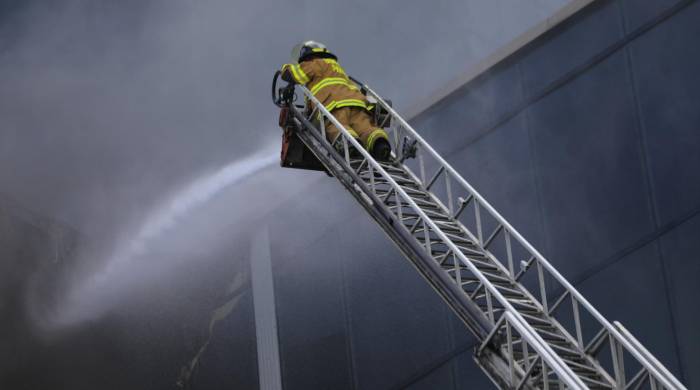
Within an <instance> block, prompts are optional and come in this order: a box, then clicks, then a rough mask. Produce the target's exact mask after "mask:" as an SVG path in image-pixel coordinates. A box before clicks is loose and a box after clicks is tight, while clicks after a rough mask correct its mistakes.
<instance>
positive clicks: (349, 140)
mask: <svg viewBox="0 0 700 390" xmlns="http://www.w3.org/2000/svg"><path fill="white" fill-rule="evenodd" d="M299 88H300V89H301V91H302V92H303V94H304V95H305V97H306V99H307V100H308V101H309V102H311V103H312V105H313V110H312V114H314V113H316V114H318V115H319V117H323V118H324V120H323V121H320V123H321V124H325V122H330V123H332V124H333V125H334V126H335V127H336V128H337V129H338V130H339V134H340V137H341V138H339V140H340V141H341V142H342V147H343V149H342V151H343V152H344V153H343V154H344V156H343V158H344V159H345V161H346V163H347V164H348V165H349V163H350V158H349V153H348V148H349V147H350V146H352V147H354V148H355V149H356V150H357V152H358V153H360V154H361V155H362V157H363V158H364V159H365V161H366V162H367V164H368V168H369V167H371V168H369V171H370V175H372V174H374V173H375V172H376V173H377V174H379V175H381V177H382V178H383V179H384V180H385V181H386V182H387V183H388V184H389V185H390V186H391V187H392V189H393V190H394V192H395V194H396V196H400V198H399V202H397V204H402V203H403V202H406V204H407V205H408V206H409V208H410V209H411V211H412V212H414V213H416V214H417V215H418V216H419V218H420V220H421V221H422V224H423V225H424V228H425V227H426V225H427V226H429V227H430V229H431V230H432V232H433V233H434V234H435V235H437V236H438V237H439V238H440V240H441V241H442V243H443V244H444V245H446V246H447V247H448V248H449V249H450V250H451V251H452V253H453V256H456V257H457V258H458V259H459V260H460V262H461V263H462V264H463V265H464V266H466V267H467V268H468V269H469V271H470V272H471V273H472V274H473V275H474V276H475V277H476V278H477V279H479V282H480V283H481V284H482V285H483V286H484V289H485V290H488V293H487V297H488V294H490V295H491V296H492V297H493V298H495V299H497V300H498V302H499V303H500V304H501V305H502V306H503V307H504V308H505V310H504V313H505V312H510V313H511V315H512V317H513V318H512V320H511V322H517V323H518V324H519V325H520V326H521V327H528V325H527V322H526V321H525V319H523V318H522V316H521V314H520V313H519V312H518V311H517V310H515V308H514V307H513V306H512V305H511V303H510V302H509V301H508V300H507V299H506V298H505V297H504V296H503V295H502V294H501V293H500V291H499V290H498V289H497V288H496V287H494V285H493V284H492V283H491V281H490V280H489V279H488V278H487V277H486V276H485V275H483V273H482V272H481V271H479V270H478V269H477V268H476V266H475V265H474V264H473V263H472V262H471V261H470V260H469V259H468V258H467V256H465V255H464V254H463V253H462V252H461V251H460V250H459V248H458V247H457V246H456V245H455V244H454V243H453V242H452V240H450V239H449V238H448V237H447V236H446V235H445V233H444V232H443V231H442V229H441V228H440V227H439V226H437V224H435V222H434V221H433V220H432V219H431V218H430V217H428V216H427V215H426V214H425V212H424V211H423V210H422V209H421V208H420V207H419V206H418V205H417V204H416V203H415V201H414V200H413V199H412V198H411V197H410V196H409V195H408V194H407V193H406V192H405V191H404V189H403V188H402V187H401V186H400V185H399V184H398V183H397V182H396V181H395V180H394V179H393V177H392V176H391V175H390V174H389V173H388V172H386V170H384V168H383V167H382V166H381V165H380V164H379V163H377V162H376V161H375V160H374V158H372V156H371V155H370V154H369V153H368V152H367V151H366V150H365V149H364V147H362V145H360V143H359V142H358V141H357V140H355V138H354V137H352V136H351V135H350V133H349V132H348V131H347V129H345V127H344V126H343V125H342V124H341V123H340V122H339V121H338V120H337V119H336V118H335V117H334V116H333V115H332V114H331V113H330V112H329V111H328V110H327V109H326V108H325V107H324V106H323V105H322V104H321V103H320V102H319V101H318V99H316V97H315V96H314V95H313V94H312V93H311V91H309V90H308V89H307V88H306V87H304V86H299ZM378 100H379V99H378ZM381 102H382V104H386V103H385V102H384V101H383V100H382V101H381ZM391 112H392V115H394V116H397V114H396V113H395V112H394V111H393V109H392V111H391ZM401 120H402V121H403V119H401ZM321 133H322V134H325V128H324V129H321ZM336 142H337V140H336ZM450 169H451V167H450ZM370 190H371V191H372V192H373V193H375V191H376V186H372V185H371V186H370ZM402 208H403V206H399V207H397V213H398V217H399V220H401V219H403V217H402V215H401V214H402ZM404 228H406V227H405V226H404ZM425 230H426V238H427V237H428V231H427V229H425ZM425 244H426V246H427V251H428V252H430V246H431V243H430V240H429V239H426V243H425ZM489 306H491V305H489ZM489 319H490V320H491V322H492V324H493V323H495V315H494V310H493V308H492V307H489ZM531 336H532V340H534V341H533V342H537V343H538V344H539V346H540V349H541V350H545V351H548V353H550V354H551V359H555V360H556V361H557V364H556V365H554V367H555V368H557V369H559V370H562V371H561V372H559V373H558V375H559V376H560V377H568V376H570V377H573V378H576V379H575V380H574V382H575V383H576V387H573V388H576V389H587V388H588V387H587V386H586V385H585V384H583V382H581V379H580V378H578V376H576V375H575V374H574V373H573V371H571V369H570V368H569V367H568V366H567V365H566V364H565V363H564V362H563V361H562V360H561V358H560V357H559V356H558V355H557V354H555V353H554V352H553V351H552V349H551V347H550V346H549V345H548V344H547V343H546V342H545V341H544V340H543V339H542V337H541V336H540V335H538V334H536V333H533V334H531Z"/></svg>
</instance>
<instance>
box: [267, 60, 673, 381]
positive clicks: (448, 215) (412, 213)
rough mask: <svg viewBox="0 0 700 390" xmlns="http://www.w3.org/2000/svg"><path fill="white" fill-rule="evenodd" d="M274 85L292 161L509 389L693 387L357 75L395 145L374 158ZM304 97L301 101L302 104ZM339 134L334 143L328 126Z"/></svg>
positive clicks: (285, 152)
mask: <svg viewBox="0 0 700 390" xmlns="http://www.w3.org/2000/svg"><path fill="white" fill-rule="evenodd" d="M278 78H279V72H277V73H276V74H275V77H274V79H273V85H272V95H273V101H274V102H275V104H276V105H277V106H279V107H280V108H281V111H280V126H281V127H282V128H283V130H284V135H283V140H284V141H283V148H282V166H285V167H292V168H301V169H315V170H322V171H326V173H327V174H328V175H330V176H333V177H335V178H337V179H338V180H339V181H340V183H341V184H342V185H343V186H344V187H345V189H346V190H347V191H348V192H350V194H352V196H353V197H354V198H355V199H356V200H357V202H358V203H359V204H360V205H361V206H362V207H363V208H364V209H365V210H366V211H367V213H368V214H369V215H370V216H371V217H372V218H373V219H374V220H375V221H376V223H377V224H378V225H379V226H380V227H381V228H382V229H383V230H384V231H385V232H386V234H387V236H388V237H389V238H390V239H391V240H392V241H393V242H394V243H395V244H396V246H397V247H398V248H399V249H400V250H401V252H402V253H403V255H404V256H405V257H406V258H407V259H408V260H409V261H410V262H411V263H412V264H413V266H415V268H416V269H417V270H418V272H419V273H420V274H421V275H422V276H423V277H424V279H425V280H426V281H427V282H428V283H429V284H430V285H431V286H432V287H433V289H434V290H435V291H436V292H437V293H438V294H439V295H440V296H441V297H442V298H443V299H444V301H445V302H446V303H447V304H448V305H449V307H450V308H451V309H452V310H453V311H454V313H455V314H456V315H457V316H458V317H459V318H460V319H461V320H462V322H464V324H465V325H466V327H467V328H468V329H469V331H470V332H471V333H472V334H473V335H474V336H475V337H476V339H477V340H478V346H477V347H475V350H474V360H475V361H476V363H477V364H478V365H479V366H480V367H481V368H482V369H483V371H484V372H485V373H486V374H487V375H488V377H489V378H490V379H491V381H492V382H493V383H494V384H495V385H496V386H497V387H498V388H500V389H544V390H547V389H616V390H626V389H652V390H657V389H658V390H661V389H674V390H682V389H683V390H684V389H686V388H685V387H684V386H683V384H681V383H680V382H679V381H678V379H676V378H675V377H674V375H673V374H671V373H670V372H669V371H668V370H667V369H666V367H664V365H663V364H662V363H660V362H659V361H658V360H657V359H656V358H655V357H654V356H653V355H652V354H651V353H650V352H649V351H648V350H647V349H646V348H644V346H643V345H642V344H641V343H640V342H639V341H637V340H636V339H635V338H634V337H633V336H632V334H631V333H630V332H629V331H627V330H626V329H625V328H624V327H623V326H622V324H620V323H619V322H612V323H611V322H609V321H608V320H607V319H606V318H605V317H603V316H602V315H601V314H600V313H599V312H598V311H597V310H596V309H595V308H594V307H593V306H592V305H591V304H590V303H589V302H588V301H587V300H586V298H584V297H583V295H581V293H580V292H579V291H577V290H576V289H575V288H574V287H573V286H572V285H571V284H570V283H569V282H568V281H567V280H566V279H565V278H564V277H563V276H562V275H561V274H560V273H559V272H558V271H557V270H556V269H555V268H554V267H553V266H552V265H551V264H550V263H549V261H547V260H546V259H545V258H544V256H542V255H541V254H540V253H539V252H538V251H537V250H536V249H535V248H534V247H533V246H532V245H531V244H530V243H529V242H528V241H527V240H526V239H525V238H523V236H522V235H521V234H520V233H518V231H517V230H516V229H515V228H514V227H513V226H512V225H511V224H510V223H508V221H506V220H505V219H504V218H503V217H502V216H501V215H500V214H499V213H498V212H497V211H496V210H495V209H494V208H493V207H492V206H491V205H490V204H489V203H488V202H487V201H486V199H484V198H483V197H482V196H481V195H480V194H479V193H478V192H477V191H476V190H475V189H474V188H473V187H472V186H471V185H470V184H469V183H468V182H467V181H466V180H465V179H464V178H463V177H462V176H461V175H460V174H459V173H458V172H457V171H455V169H454V168H452V166H450V164H448V163H447V162H446V161H445V160H444V159H443V158H442V157H441V156H440V155H439V154H438V153H437V152H436V151H435V150H434V149H433V148H432V147H431V146H430V145H429V144H428V143H427V142H425V140H424V139H423V138H422V137H421V136H420V135H419V134H418V133H417V132H416V131H415V130H414V129H413V128H412V127H411V125H410V124H409V123H408V122H407V121H406V120H405V119H403V118H402V117H401V116H400V115H399V114H398V113H397V112H396V111H395V110H394V109H393V108H392V106H391V102H390V101H386V100H384V99H383V98H382V97H380V96H379V95H378V94H377V93H376V92H374V91H373V90H372V89H371V88H369V87H368V86H367V85H365V84H363V83H361V82H359V81H358V80H355V79H352V80H353V82H354V83H355V84H357V86H358V88H360V89H361V91H362V92H363V93H364V94H365V95H366V96H367V99H368V101H370V102H371V103H372V107H373V108H372V110H371V113H372V114H373V116H374V120H375V122H376V124H377V125H378V126H380V127H382V128H385V129H386V130H387V133H388V134H389V135H390V139H391V140H390V142H391V144H392V149H393V152H392V158H391V160H390V161H388V162H383V161H377V160H375V159H374V158H373V157H372V156H371V155H370V154H369V153H368V152H367V151H366V150H365V149H364V148H363V147H362V146H361V145H360V144H359V143H358V142H357V141H356V140H355V139H354V138H353V137H352V136H351V135H350V134H349V133H348V131H347V130H346V129H345V128H344V127H343V126H342V125H341V124H340V123H339V122H338V121H337V120H336V118H335V117H334V116H333V115H332V114H331V113H330V112H329V111H328V110H327V109H326V108H325V107H324V106H323V105H322V104H321V103H320V102H319V101H318V100H317V99H316V98H315V97H314V96H313V94H312V93H311V92H310V91H309V90H308V89H307V88H305V87H304V86H300V85H294V84H287V85H286V86H284V87H278V85H277V81H278ZM298 96H302V97H303V102H297V97H298ZM329 124H333V125H335V127H336V128H337V129H339V130H340V136H339V137H338V138H337V139H336V140H335V142H334V144H333V145H331V143H330V142H329V141H327V140H326V133H325V131H326V126H328V125H329Z"/></svg>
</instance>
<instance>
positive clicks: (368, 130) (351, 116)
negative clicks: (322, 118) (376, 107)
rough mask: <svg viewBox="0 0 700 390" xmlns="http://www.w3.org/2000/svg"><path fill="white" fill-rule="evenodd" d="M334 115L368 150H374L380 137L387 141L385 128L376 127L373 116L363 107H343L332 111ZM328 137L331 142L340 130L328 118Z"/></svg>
mask: <svg viewBox="0 0 700 390" xmlns="http://www.w3.org/2000/svg"><path fill="white" fill-rule="evenodd" d="M331 114H333V116H335V118H336V119H337V120H338V122H340V124H341V125H343V127H345V129H346V130H347V131H348V132H349V133H350V134H351V135H352V136H353V137H355V138H358V139H359V140H360V143H361V144H362V145H363V146H364V147H365V149H367V150H372V147H373V146H374V143H375V142H376V141H377V139H379V138H384V139H386V140H387V141H388V140H389V137H388V136H387V134H386V132H385V131H384V129H382V128H379V127H376V126H374V125H373V124H372V117H370V115H369V114H368V113H367V110H365V109H364V108H361V107H342V108H337V109H335V110H333V111H332V112H331ZM326 122H327V123H326V137H327V138H328V141H330V142H331V143H332V142H333V141H335V139H336V137H338V135H339V133H340V130H338V129H337V128H336V127H335V125H333V124H332V123H330V121H328V120H326Z"/></svg>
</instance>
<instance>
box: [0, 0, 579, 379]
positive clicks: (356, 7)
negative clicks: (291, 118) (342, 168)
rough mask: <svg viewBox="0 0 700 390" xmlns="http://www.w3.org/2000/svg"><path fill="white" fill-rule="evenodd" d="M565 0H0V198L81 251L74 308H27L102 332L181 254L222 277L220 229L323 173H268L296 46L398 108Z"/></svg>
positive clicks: (178, 268)
mask: <svg viewBox="0 0 700 390" xmlns="http://www.w3.org/2000/svg"><path fill="white" fill-rule="evenodd" d="M565 2H566V1H565V0H532V1H528V2H524V1H520V0H469V1H459V0H435V1H425V2H420V3H419V2H406V1H399V0H391V1H377V0H356V1H346V2H340V1H324V0H299V1H282V0H279V1H275V0H269V1H230V0H228V1H224V0H210V1H194V0H120V1H118V2H117V1H108V0H63V1H49V0H45V1H40V0H28V1H19V0H12V1H11V0H5V1H0V195H1V196H7V197H10V198H12V199H14V200H16V201H17V202H18V203H19V204H21V205H22V206H23V207H26V208H27V209H30V210H33V211H34V212H36V213H38V214H41V215H45V216H48V217H50V218H53V219H56V220H58V221H61V222H62V223H64V224H66V225H69V226H71V227H73V228H75V229H76V230H77V231H78V232H79V234H80V235H81V237H83V240H84V241H87V242H90V243H91V245H89V246H88V248H87V249H84V250H82V251H81V252H80V253H79V254H78V256H80V257H81V258H80V259H79V260H78V261H76V262H77V263H79V264H80V265H81V266H80V269H72V268H70V269H68V270H66V271H64V273H65V274H64V275H63V276H62V277H63V278H65V280H64V282H65V283H67V285H68V286H69V287H70V288H68V289H67V290H66V291H65V292H64V293H65V294H62V295H65V297H64V298H65V301H66V302H68V303H66V305H69V306H65V307H62V308H61V310H58V309H56V308H48V309H47V308H46V307H44V306H45V303H41V304H38V303H37V302H31V301H32V300H31V299H30V300H28V301H30V305H31V306H32V310H33V311H36V312H40V313H39V315H38V317H39V318H40V319H41V320H42V321H45V322H47V325H46V326H54V325H57V324H61V325H66V324H70V325H75V324H74V323H75V322H76V321H83V322H85V321H87V322H91V323H92V324H100V325H101V326H102V325H105V324H109V323H110V321H111V320H110V317H109V309H110V308H111V307H113V306H120V305H121V307H122V309H123V308H124V307H127V306H129V304H131V305H132V306H134V307H140V308H141V309H140V310H148V309H147V306H145V305H146V303H144V301H138V295H137V294H135V293H134V291H144V290H143V289H144V288H146V287H144V286H149V284H153V281H154V280H155V277H156V276H157V277H158V280H160V282H159V283H163V284H164V286H165V287H163V286H160V287H158V286H156V287H158V288H161V290H158V291H160V293H159V294H155V295H153V296H154V297H163V299H165V297H167V293H165V292H164V291H170V290H171V289H175V285H172V284H168V282H167V280H170V279H172V280H174V279H177V278H179V277H181V275H182V274H183V273H190V274H191V273H192V271H193V268H192V267H193V266H192V264H188V263H187V261H188V259H198V261H204V262H205V264H207V265H208V266H210V269H208V271H206V272H200V273H199V274H198V275H200V276H199V277H200V278H202V279H200V280H199V281H200V282H201V281H202V280H205V278H210V279H216V278H217V277H220V275H217V267H221V266H222V264H224V263H225V261H224V260H222V259H225V258H226V256H227V255H226V253H227V251H230V248H228V247H230V246H231V245H232V244H231V239H230V235H237V234H238V235H244V233H245V229H246V227H248V226H249V225H248V224H249V223H250V222H251V221H253V220H254V218H255V217H256V216H259V215H260V214H264V213H265V212H267V211H269V210H270V209H272V208H274V206H275V205H276V204H279V203H281V202H282V201H283V200H284V199H285V198H286V197H289V196H291V195H292V194H295V193H298V192H300V191H305V190H308V187H309V186H311V185H312V183H314V182H315V181H316V180H318V179H319V175H318V173H315V172H300V171H293V170H281V169H279V168H276V167H275V164H274V156H275V155H276V154H277V153H278V147H279V142H280V129H279V128H278V126H277V114H278V113H277V109H276V107H275V106H273V105H272V103H271V100H270V82H271V78H272V75H273V73H274V71H275V70H276V69H278V68H279V67H280V65H281V64H283V63H285V62H288V61H289V52H290V50H291V47H292V46H293V45H294V44H296V43H298V42H299V41H303V40H307V39H314V40H318V41H321V42H324V43H325V44H326V45H327V46H328V47H329V48H330V50H331V51H333V52H334V53H335V54H337V55H338V57H339V59H340V62H341V64H342V65H343V66H344V67H345V69H346V70H347V72H348V73H349V74H351V75H353V76H355V77H356V78H358V79H360V80H363V81H364V82H366V83H368V84H369V85H370V86H372V87H373V89H374V90H376V91H377V92H379V93H380V94H383V95H384V96H386V97H388V98H391V99H392V100H393V101H394V103H395V105H396V107H397V108H398V110H399V112H401V110H402V109H406V108H408V107H410V106H411V105H413V104H415V103H416V102H418V101H421V100H422V98H424V97H425V96H427V95H429V94H430V93H431V92H433V91H435V90H437V89H441V88H442V87H443V86H444V85H445V83H447V82H449V80H451V79H453V78H454V77H455V76H457V75H458V74H460V73H462V72H466V71H467V70H468V69H469V66H470V65H473V64H475V63H476V62H478V61H479V60H480V59H481V58H483V57H484V56H486V55H488V54H489V53H491V52H492V51H494V50H496V49H497V48H498V47H499V46H501V45H503V44H505V43H506V42H508V41H509V40H510V39H512V38H514V37H515V36H516V35H517V34H519V33H521V32H523V31H524V30H525V29H526V28H527V27H529V26H531V25H533V24H535V23H536V22H538V21H540V20H542V19H544V18H545V17H547V16H548V15H549V14H551V13H552V12H553V11H554V10H556V9H557V8H558V7H561V6H562V5H563V4H564V3H565ZM414 3H415V4H414ZM261 153H262V154H265V156H262V155H261ZM268 155H269V156H268ZM270 156H272V157H270ZM261 161H264V162H265V164H264V165H265V166H264V167H260V162H261ZM253 167H255V168H253ZM244 170H250V171H251V172H252V171H254V172H255V174H252V175H251V174H243V173H241V172H243V171H244ZM222 180H229V181H230V182H229V184H230V183H234V184H231V185H229V186H227V185H224V184H225V183H224V182H222ZM222 183H223V184H222ZM338 191H339V192H342V189H341V188H340V186H338ZM224 233H225V234H224ZM149 240H150V241H149ZM151 241H152V242H151ZM173 243H176V244H175V245H173ZM144 246H145V248H144ZM227 248H228V249H227ZM144 258H148V260H149V262H148V264H147V266H143V265H140V266H139V267H138V272H135V271H134V269H135V264H143V262H141V263H137V262H136V261H137V260H143V259H144ZM166 258H167V261H170V262H171V263H169V265H168V267H167V268H166V269H167V271H164V267H163V264H164V261H165V260H164V259H166ZM206 259H211V260H206ZM173 261H174V262H176V265H173V263H172V262H173ZM178 275H179V276H178ZM25 276H26V278H27V280H28V281H29V280H33V281H35V278H33V277H32V275H25ZM42 277H44V278H46V277H51V276H50V275H49V276H46V275H43V276H42ZM40 280H41V279H40ZM164 280H165V281H164ZM195 282H197V280H194V281H192V284H193V285H194V284H196V283H195ZM221 283H223V282H221ZM221 283H219V284H221ZM27 286H29V287H28V291H29V292H28V293H27V294H28V296H30V297H32V296H34V295H32V290H31V286H32V285H31V284H29V282H28V284H27ZM134 286H138V287H139V289H140V290H139V289H134ZM156 287H152V288H156ZM178 288H180V289H183V288H184V289H185V290H186V291H187V288H191V289H197V288H199V289H202V288H203V287H201V286H196V287H187V288H185V287H183V286H178ZM148 291H151V290H148ZM198 291H199V290H198ZM151 292H152V291H151ZM204 295H206V294H204ZM86 296H88V297H90V299H89V300H84V299H83V298H84V297H86ZM76 297H78V298H79V299H77V300H76ZM202 299H203V298H202ZM193 300H196V299H194V298H193ZM137 301H138V303H137ZM124 302H127V303H126V304H125V303H124ZM146 302H150V303H154V302H158V303H159V304H162V303H163V301H162V300H158V298H152V299H150V300H147V301H146ZM199 303H201V302H199ZM71 305H72V306H71ZM192 305H194V306H196V305H195V303H192ZM98 307H99V308H100V309H99V310H98V309H97V308H98ZM164 307H165V306H163V307H161V310H164V311H166V312H167V309H166V308H164ZM171 309H172V310H176V309H177V310H180V309H182V307H180V306H177V307H175V308H171ZM47 312H49V313H53V314H55V313H56V312H60V313H61V315H57V316H53V315H51V316H48V317H47V314H46V313H47ZM66 313H67V314H66ZM124 313H131V312H130V311H129V310H128V309H123V310H122V318H121V320H120V321H121V322H119V321H118V322H117V323H119V324H122V325H123V324H124V323H125V321H126V322H128V321H134V320H133V318H131V317H128V315H127V314H124ZM192 315H193V316H196V315H202V310H199V309H193V310H192ZM124 316H126V317H124ZM125 318H126V319H125ZM163 318H168V316H167V315H164V316H163ZM163 321H166V319H163V320H162V321H161V322H158V323H156V324H155V325H154V324H149V326H156V327H157V326H158V324H160V325H162V323H163ZM136 322H137V323H138V321H136ZM115 326H116V325H115ZM72 331H75V328H70V327H68V328H66V329H63V330H61V332H64V333H65V332H68V333H69V334H70V332H72ZM122 331H123V330H122ZM60 334H63V333H60ZM96 337H97V336H96ZM97 339H99V337H97ZM172 339H177V335H173V336H172ZM32 345H33V344H32ZM139 348H140V347H139V346H138V345H135V346H133V349H134V350H137V351H138V350H139ZM1 361H2V359H0V362H1ZM0 373H2V372H0ZM127 383H128V382H127ZM0 384H1V382H0ZM0 387H1V386H0ZM75 388H79V386H77V387H75Z"/></svg>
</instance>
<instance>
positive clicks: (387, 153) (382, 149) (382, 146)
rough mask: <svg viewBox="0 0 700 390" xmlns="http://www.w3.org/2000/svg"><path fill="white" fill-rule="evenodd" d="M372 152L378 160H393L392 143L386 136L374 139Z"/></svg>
mask: <svg viewBox="0 0 700 390" xmlns="http://www.w3.org/2000/svg"><path fill="white" fill-rule="evenodd" d="M370 153H371V154H372V157H374V158H375V159H376V160H377V161H389V160H391V145H390V144H389V141H387V140H386V139H385V138H379V139H377V140H376V141H374V145H372V150H370Z"/></svg>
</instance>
